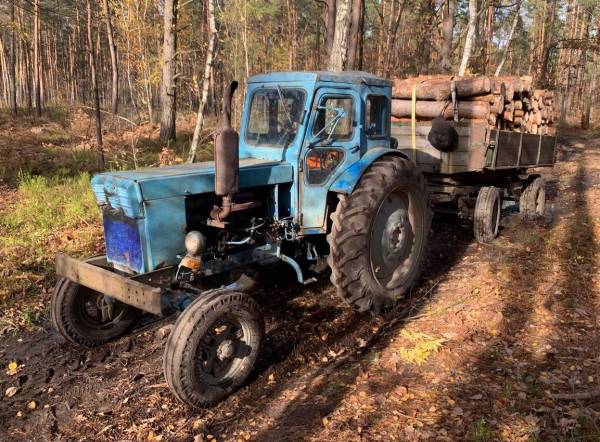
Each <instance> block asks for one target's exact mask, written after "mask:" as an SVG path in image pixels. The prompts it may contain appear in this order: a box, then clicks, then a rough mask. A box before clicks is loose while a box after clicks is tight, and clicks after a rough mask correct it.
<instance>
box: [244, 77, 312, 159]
mask: <svg viewBox="0 0 600 442" xmlns="http://www.w3.org/2000/svg"><path fill="white" fill-rule="evenodd" d="M305 100H306V92H305V91H304V89H297V88H282V87H280V86H276V87H264V88H260V89H257V90H256V91H255V92H254V95H253V96H252V101H251V103H250V115H249V116H248V125H247V127H246V143H248V144H250V145H254V146H269V147H286V146H289V145H290V144H292V143H293V142H294V140H295V139H296V133H297V132H298V127H299V126H300V124H302V117H303V110H304V101H305Z"/></svg>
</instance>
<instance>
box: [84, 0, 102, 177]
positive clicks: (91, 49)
mask: <svg viewBox="0 0 600 442" xmlns="http://www.w3.org/2000/svg"><path fill="white" fill-rule="evenodd" d="M86 4H87V42H88V50H89V56H90V76H91V78H92V89H93V93H94V109H95V111H96V112H95V113H96V143H97V144H98V167H99V168H100V170H104V152H103V150H102V116H101V115H100V93H99V91H98V77H97V75H96V55H95V53H94V36H93V32H92V5H91V3H90V0H87V1H86Z"/></svg>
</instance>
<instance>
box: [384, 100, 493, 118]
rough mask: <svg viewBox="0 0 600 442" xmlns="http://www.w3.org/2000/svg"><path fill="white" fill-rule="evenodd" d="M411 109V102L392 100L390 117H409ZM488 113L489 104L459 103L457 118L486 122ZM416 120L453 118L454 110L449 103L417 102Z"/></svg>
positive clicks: (477, 102) (479, 102)
mask: <svg viewBox="0 0 600 442" xmlns="http://www.w3.org/2000/svg"><path fill="white" fill-rule="evenodd" d="M411 109H412V102H411V100H392V115H393V116H394V117H396V118H403V117H410V116H411ZM489 113H490V104H489V103H485V102H481V101H459V102H458V116H459V117H460V118H469V119H475V118H481V119H484V120H487V118H488V114H489ZM416 116H417V118H435V117H439V116H443V117H444V118H448V119H450V118H453V116H454V110H453V108H452V103H451V102H449V101H417V103H416Z"/></svg>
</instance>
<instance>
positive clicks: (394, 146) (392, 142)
mask: <svg viewBox="0 0 600 442" xmlns="http://www.w3.org/2000/svg"><path fill="white" fill-rule="evenodd" d="M390 149H398V140H397V139H396V138H394V137H390Z"/></svg>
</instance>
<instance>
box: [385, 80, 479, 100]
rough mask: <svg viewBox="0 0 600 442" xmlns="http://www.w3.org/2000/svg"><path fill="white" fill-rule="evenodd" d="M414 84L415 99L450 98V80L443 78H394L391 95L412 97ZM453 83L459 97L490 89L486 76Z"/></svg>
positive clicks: (477, 93) (404, 97)
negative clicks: (415, 88)
mask: <svg viewBox="0 0 600 442" xmlns="http://www.w3.org/2000/svg"><path fill="white" fill-rule="evenodd" d="M415 84H417V90H416V95H417V100H435V101H444V100H447V99H449V98H450V92H451V80H450V79H444V78H432V79H419V78H416V79H415V78H409V79H405V80H399V79H396V80H394V86H393V88H392V96H393V97H394V98H403V99H412V89H413V86H414V85H415ZM455 84H456V95H457V96H458V97H459V98H464V97H472V96H475V95H484V94H489V93H490V89H491V83H490V79H489V78H488V77H473V78H465V79H459V80H455Z"/></svg>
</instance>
